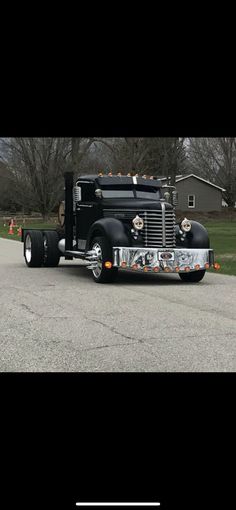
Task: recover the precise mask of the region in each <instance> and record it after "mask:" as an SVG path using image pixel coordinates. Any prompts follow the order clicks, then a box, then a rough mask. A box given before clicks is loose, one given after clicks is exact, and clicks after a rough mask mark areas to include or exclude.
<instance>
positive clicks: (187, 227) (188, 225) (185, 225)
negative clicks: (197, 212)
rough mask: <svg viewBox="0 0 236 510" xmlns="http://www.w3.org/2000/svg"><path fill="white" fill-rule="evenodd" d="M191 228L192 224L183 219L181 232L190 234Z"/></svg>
mask: <svg viewBox="0 0 236 510" xmlns="http://www.w3.org/2000/svg"><path fill="white" fill-rule="evenodd" d="M191 228H192V223H191V221H190V220H187V218H184V220H183V221H182V223H181V230H182V231H183V232H190V230H191Z"/></svg>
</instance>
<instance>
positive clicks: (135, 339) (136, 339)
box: [85, 317, 144, 345]
mask: <svg viewBox="0 0 236 510" xmlns="http://www.w3.org/2000/svg"><path fill="white" fill-rule="evenodd" d="M85 319H87V320H89V321H90V322H95V323H96V324H100V325H101V326H103V327H104V328H107V329H108V330H109V331H110V332H111V333H115V335H119V336H121V337H122V338H125V339H126V340H134V341H135V342H136V343H143V342H144V340H142V339H138V338H136V337H132V336H129V335H125V334H124V333H120V331H117V330H116V329H115V328H114V327H113V326H110V325H108V324H105V323H104V322H102V321H98V320H96V319H91V318H88V317H85ZM127 345H128V344H127Z"/></svg>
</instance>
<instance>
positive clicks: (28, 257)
mask: <svg viewBox="0 0 236 510" xmlns="http://www.w3.org/2000/svg"><path fill="white" fill-rule="evenodd" d="M25 258H26V260H27V262H28V263H30V262H31V258H32V245H31V238H30V236H29V235H27V236H26V239H25Z"/></svg>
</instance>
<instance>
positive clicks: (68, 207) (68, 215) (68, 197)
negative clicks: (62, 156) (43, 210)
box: [64, 172, 74, 251]
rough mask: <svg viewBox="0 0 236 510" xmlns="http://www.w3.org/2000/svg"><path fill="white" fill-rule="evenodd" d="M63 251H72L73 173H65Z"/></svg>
mask: <svg viewBox="0 0 236 510" xmlns="http://www.w3.org/2000/svg"><path fill="white" fill-rule="evenodd" d="M64 179H65V240H66V242H65V250H66V251H68V250H72V249H73V225H74V214H73V185H74V173H73V172H65V173H64Z"/></svg>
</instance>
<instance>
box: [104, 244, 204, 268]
mask: <svg viewBox="0 0 236 510" xmlns="http://www.w3.org/2000/svg"><path fill="white" fill-rule="evenodd" d="M213 264H214V252H213V250H211V249H189V248H172V249H166V248H164V249H161V248H126V247H114V248H113V266H114V267H121V268H127V269H128V268H130V269H135V270H142V271H155V272H161V271H163V272H168V273H176V272H186V271H197V270H200V269H209V267H210V266H213Z"/></svg>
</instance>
